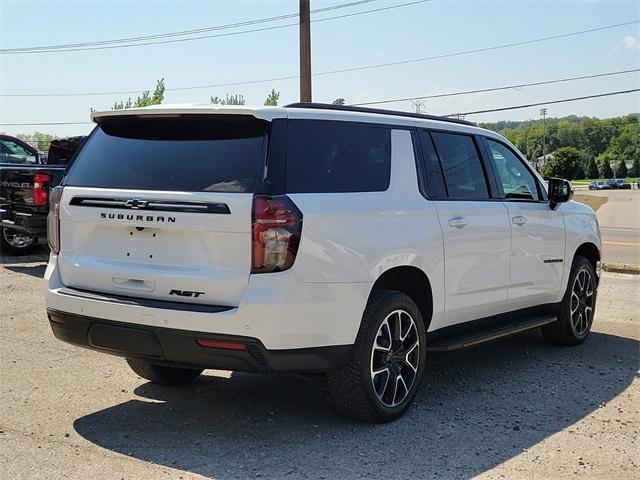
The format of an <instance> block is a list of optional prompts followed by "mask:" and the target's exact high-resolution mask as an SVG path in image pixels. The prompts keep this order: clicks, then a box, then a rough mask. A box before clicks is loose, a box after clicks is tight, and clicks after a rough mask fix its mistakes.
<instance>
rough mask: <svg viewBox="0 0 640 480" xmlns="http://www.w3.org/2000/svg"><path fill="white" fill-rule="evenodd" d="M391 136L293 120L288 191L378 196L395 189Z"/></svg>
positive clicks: (380, 130)
mask: <svg viewBox="0 0 640 480" xmlns="http://www.w3.org/2000/svg"><path fill="white" fill-rule="evenodd" d="M390 174H391V130H390V129H389V128H386V127H379V126H369V125H354V124H350V123H342V124H341V123H339V122H335V123H334V122H322V121H312V120H292V121H290V122H289V135H288V143H287V191H288V192H290V193H316V192H327V193H330V192H375V191H383V190H386V189H387V188H389V178H390Z"/></svg>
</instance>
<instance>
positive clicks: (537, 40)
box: [0, 20, 640, 97]
mask: <svg viewBox="0 0 640 480" xmlns="http://www.w3.org/2000/svg"><path fill="white" fill-rule="evenodd" d="M635 23H640V20H633V21H630V22H625V23H617V24H613V25H605V26H602V27H597V28H591V29H587V30H580V31H577V32H569V33H564V34H559V35H552V36H547V37H540V38H535V39H531V40H525V41H520V42H512V43H505V44H500V45H494V46H491V47H485V48H480V49H474V50H462V51H457V52H450V53H444V54H440V55H433V56H430V57H421V58H413V59H408V60H400V61H396V62H390V63H379V64H374V65H363V66H359V67H351V68H345V69H337V70H328V71H324V72H317V73H314V74H313V76H324V75H336V74H339V73H347V72H353V71H360V70H369V69H376V68H383V67H390V66H397V65H404V64H409V63H418V62H426V61H430V60H437V59H442V58H449V57H457V56H461V55H471V54H475V53H481V52H488V51H492V50H499V49H504V48H509V47H516V46H521V45H528V44H532V43H540V42H545V41H549V40H555V39H559V38H566V37H572V36H577V35H584V34H587V33H593V32H597V31H602V30H608V29H613V28H619V27H622V26H627V25H632V24H635ZM297 78H298V75H287V76H280V77H271V78H262V79H256V80H246V81H242V82H228V83H217V84H209V85H195V86H188V87H174V88H167V89H166V91H167V92H170V91H173V92H177V91H186V90H200V89H207V88H220V87H236V86H241V85H254V84H258V83H270V82H277V81H282V80H294V79H297ZM145 90H146V89H139V90H124V91H113V92H79V93H75V92H63V93H8V94H6V93H0V97H75V96H102V95H132V94H139V93H140V92H142V91H145Z"/></svg>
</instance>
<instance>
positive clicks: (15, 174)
mask: <svg viewBox="0 0 640 480" xmlns="http://www.w3.org/2000/svg"><path fill="white" fill-rule="evenodd" d="M83 138H84V137H73V138H72V139H58V140H54V141H53V142H52V143H51V146H50V148H49V152H48V155H47V156H46V157H45V156H43V155H41V154H40V152H38V151H37V150H36V149H35V148H33V147H31V146H30V145H29V144H27V143H25V142H23V141H22V140H20V139H18V138H15V137H12V136H9V135H0V251H1V252H2V253H8V254H11V255H19V254H26V253H29V252H31V251H33V249H34V248H35V247H36V246H37V245H38V244H39V243H42V244H46V238H47V213H48V211H49V192H50V191H51V189H52V188H53V187H55V186H56V185H58V184H59V183H60V182H61V181H62V177H63V176H64V172H65V170H66V168H67V163H68V162H69V160H70V159H71V157H72V156H73V153H74V152H75V149H77V148H78V146H79V145H80V143H81V142H82V139H83ZM74 148H75V149H74ZM45 159H46V160H45ZM52 160H53V162H52ZM45 161H46V162H47V163H45Z"/></svg>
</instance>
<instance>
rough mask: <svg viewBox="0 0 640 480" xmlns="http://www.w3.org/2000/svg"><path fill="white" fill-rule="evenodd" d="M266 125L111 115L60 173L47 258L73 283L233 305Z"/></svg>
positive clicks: (243, 276) (232, 119)
mask: <svg viewBox="0 0 640 480" xmlns="http://www.w3.org/2000/svg"><path fill="white" fill-rule="evenodd" d="M267 127H268V123H267V122H265V121H262V120H258V119H255V118H253V117H251V116H246V115H214V116H207V117H205V116H184V117H176V118H154V117H147V118H128V117H117V118H111V119H109V121H108V122H107V121H104V122H103V123H102V124H101V125H99V126H98V127H97V128H96V130H95V131H94V132H93V133H92V134H91V137H90V138H89V139H88V140H87V142H86V143H85V145H84V146H83V148H82V149H81V151H80V152H79V153H78V155H77V157H76V160H75V161H74V164H73V166H72V167H71V168H70V171H69V173H68V176H67V178H66V180H65V188H64V193H63V197H62V205H61V217H60V222H61V223H60V231H61V249H60V254H59V257H58V264H59V268H60V274H61V279H62V282H63V283H64V284H65V285H67V286H69V287H75V288H78V289H82V290H88V291H95V292H103V293H112V294H118V295H123V296H135V297H142V298H149V299H155V300H170V301H182V302H192V303H202V304H209V305H238V303H239V301H240V298H241V296H242V293H243V292H244V289H245V287H246V285H247V282H248V278H249V274H250V268H251V243H250V241H251V234H250V231H251V208H252V198H253V192H254V189H255V185H256V182H258V181H259V180H261V178H262V177H261V173H262V171H263V169H264V159H265V154H266V152H265V149H266V138H267V135H266V133H267Z"/></svg>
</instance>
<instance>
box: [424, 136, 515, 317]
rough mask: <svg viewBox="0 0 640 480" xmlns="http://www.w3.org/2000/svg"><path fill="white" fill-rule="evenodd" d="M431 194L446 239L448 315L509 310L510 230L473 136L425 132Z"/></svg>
mask: <svg viewBox="0 0 640 480" xmlns="http://www.w3.org/2000/svg"><path fill="white" fill-rule="evenodd" d="M421 144H422V145H423V150H424V151H425V158H426V161H427V163H428V164H429V165H430V166H429V167H428V170H429V178H428V182H429V192H430V193H431V197H432V199H433V200H434V204H435V206H436V209H437V211H438V219H439V221H440V225H441V227H442V232H443V237H444V254H445V318H446V322H447V323H448V324H450V325H451V324H456V323H461V322H465V321H469V320H474V319H477V318H481V317H485V316H489V315H494V314H496V313H499V311H500V310H502V309H504V307H505V304H506V300H507V291H508V287H509V242H510V228H509V219H508V215H507V209H506V207H505V205H504V204H503V203H502V202H501V201H499V200H496V199H494V198H492V192H493V191H494V190H495V186H492V185H490V183H489V179H490V178H491V177H489V176H488V175H487V172H486V171H485V167H484V164H483V162H482V159H481V156H480V153H479V149H478V143H477V140H476V138H475V137H474V136H472V135H467V134H458V133H453V132H438V131H431V132H426V131H423V132H421Z"/></svg>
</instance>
